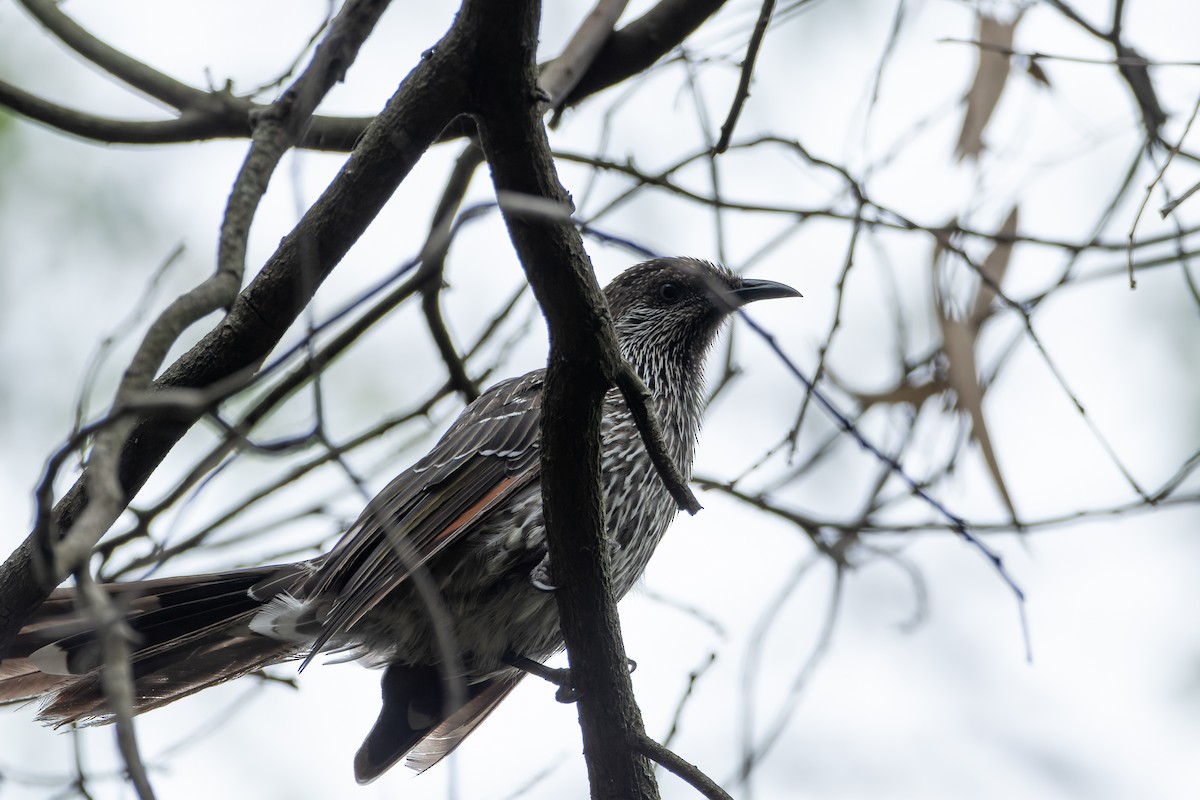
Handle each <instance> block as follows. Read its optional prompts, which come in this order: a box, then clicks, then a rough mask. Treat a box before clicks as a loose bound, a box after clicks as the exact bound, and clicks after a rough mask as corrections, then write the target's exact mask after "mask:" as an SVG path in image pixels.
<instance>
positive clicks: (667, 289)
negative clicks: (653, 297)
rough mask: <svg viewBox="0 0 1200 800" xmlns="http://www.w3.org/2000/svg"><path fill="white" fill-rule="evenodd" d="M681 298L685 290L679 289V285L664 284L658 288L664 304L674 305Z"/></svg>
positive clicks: (660, 298) (659, 297) (659, 296)
mask: <svg viewBox="0 0 1200 800" xmlns="http://www.w3.org/2000/svg"><path fill="white" fill-rule="evenodd" d="M681 296H683V290H682V289H680V288H679V284H676V283H664V284H663V285H662V286H659V287H658V299H659V300H662V301H663V302H664V303H674V302H675V301H676V300H678V299H679V298H680V297H681Z"/></svg>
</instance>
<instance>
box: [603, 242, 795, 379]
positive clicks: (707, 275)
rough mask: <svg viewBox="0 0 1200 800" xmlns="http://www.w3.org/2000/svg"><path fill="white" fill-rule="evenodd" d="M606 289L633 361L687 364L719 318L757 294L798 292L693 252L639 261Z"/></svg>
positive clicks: (694, 363)
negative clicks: (685, 255) (745, 274)
mask: <svg viewBox="0 0 1200 800" xmlns="http://www.w3.org/2000/svg"><path fill="white" fill-rule="evenodd" d="M604 293H605V296H606V297H607V298H608V306H609V309H610V310H611V311H612V317H613V324H614V325H615V327H616V331H617V338H618V339H619V340H620V342H621V349H622V350H623V351H624V353H625V357H626V358H628V359H629V360H630V362H631V363H632V364H634V366H635V367H641V366H650V365H652V364H653V363H654V362H656V361H660V360H661V359H668V360H673V361H676V362H680V363H679V365H680V366H686V367H688V368H694V367H698V366H699V365H700V364H701V363H702V362H703V359H704V355H705V353H707V351H708V348H709V347H710V346H711V345H712V342H713V339H715V338H716V335H717V333H718V332H719V331H720V330H721V326H722V324H723V323H724V322H725V320H726V319H728V317H729V315H730V314H732V313H733V312H734V311H736V310H737V309H739V308H741V307H742V306H744V305H746V304H747V303H752V302H754V301H755V300H769V299H772V298H778V297H800V296H801V295H800V293H799V292H797V291H796V290H795V289H793V288H792V287H790V286H787V285H785V284H782V283H776V282H775V281H766V280H757V279H753V278H743V277H741V276H740V275H737V274H735V273H733V272H731V271H730V270H728V269H726V268H724V267H721V266H717V265H716V264H710V263H708V262H707V261H701V260H699V259H695V258H656V259H654V260H653V261H646V262H644V263H642V264H638V265H637V266H635V267H631V268H629V269H627V270H626V271H625V272H623V273H621V274H620V275H618V276H617V277H616V278H615V279H614V280H613V281H612V282H611V283H610V284H609V285H608V286H607V288H605V290H604ZM665 366H668V367H669V366H670V365H669V364H668V365H665ZM652 371H653V370H652ZM643 377H644V378H647V379H649V378H650V377H651V376H649V375H643Z"/></svg>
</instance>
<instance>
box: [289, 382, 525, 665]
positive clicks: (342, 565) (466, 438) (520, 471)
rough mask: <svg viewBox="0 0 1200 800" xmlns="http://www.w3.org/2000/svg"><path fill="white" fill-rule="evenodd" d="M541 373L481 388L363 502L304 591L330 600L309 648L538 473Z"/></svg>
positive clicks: (351, 619) (338, 629)
mask: <svg viewBox="0 0 1200 800" xmlns="http://www.w3.org/2000/svg"><path fill="white" fill-rule="evenodd" d="M543 377H544V370H538V371H535V372H531V373H529V374H527V375H524V376H522V377H520V378H513V379H511V380H508V381H505V382H503V383H500V384H497V385H496V386H494V387H492V388H491V389H489V390H488V391H487V392H485V393H484V394H482V395H480V396H479V398H477V399H476V400H475V402H473V403H472V404H471V405H470V406H468V407H467V408H466V409H465V410H464V411H463V413H462V414H461V415H460V416H459V418H458V419H457V420H456V421H455V423H454V424H453V425H452V426H451V427H450V429H449V430H448V431H447V432H446V434H445V435H444V436H443V437H442V438H441V440H440V441H439V442H438V443H437V444H436V445H435V446H434V447H433V449H432V450H431V451H430V452H429V453H428V454H427V455H426V456H425V457H424V458H422V459H421V460H420V461H418V462H417V463H416V464H414V465H413V466H412V467H410V468H409V469H407V470H405V471H404V472H402V473H400V475H398V476H397V477H396V478H395V479H394V480H393V481H392V482H391V483H389V484H388V485H387V487H386V488H384V490H383V491H382V492H380V493H379V494H378V495H377V496H376V497H375V499H374V500H372V501H371V502H370V503H369V504H368V505H367V508H366V509H365V510H364V511H363V513H362V515H361V516H360V517H359V518H358V520H357V521H356V522H355V523H354V524H353V525H352V526H351V527H350V529H349V530H348V531H347V532H346V534H345V536H343V537H342V539H341V541H340V542H338V544H337V546H336V547H334V549H333V550H332V552H330V553H329V555H328V556H327V557H326V558H324V559H323V560H322V563H321V565H320V567H319V568H318V570H317V572H316V573H315V574H314V575H313V577H312V579H311V580H310V582H309V585H308V587H306V590H305V592H304V594H305V595H306V596H307V597H309V598H312V597H327V598H330V599H331V601H332V603H331V605H330V607H329V611H328V613H327V614H326V615H325V618H324V620H323V621H322V625H321V633H320V635H319V636H318V637H317V640H316V643H315V644H314V647H313V650H312V651H311V652H312V654H315V653H316V652H317V651H318V650H320V648H321V647H322V646H323V645H324V644H325V643H326V642H327V641H328V640H329V639H330V638H331V637H333V636H336V635H337V634H339V633H342V632H344V631H346V630H347V629H349V628H350V627H351V626H352V625H354V623H356V622H357V621H358V620H360V619H361V618H362V616H363V615H364V614H366V613H367V612H368V611H370V610H371V609H372V608H373V607H374V606H375V605H376V604H377V603H378V602H379V601H380V600H381V599H382V598H383V597H384V595H386V594H387V593H388V592H390V591H392V590H393V589H395V588H396V587H397V586H399V585H400V584H401V583H402V582H403V581H404V580H406V579H407V578H408V577H409V576H410V575H411V574H412V572H413V571H414V570H416V569H418V568H420V567H421V566H422V565H424V564H425V563H427V562H428V561H429V560H430V559H431V558H433V557H434V556H436V555H437V554H438V553H439V552H441V551H442V550H443V549H445V548H446V547H447V546H448V545H450V544H451V543H453V542H455V541H457V540H458V539H460V538H461V537H462V536H463V535H465V534H466V533H467V532H468V531H469V530H470V529H471V528H472V526H473V525H474V524H475V523H476V522H478V521H479V519H481V518H482V517H483V516H484V515H485V514H487V513H488V511H490V510H491V509H493V508H495V507H497V506H498V505H499V504H501V503H503V502H504V500H505V499H506V498H508V497H510V496H511V495H512V494H513V493H514V492H516V491H517V490H518V489H520V488H522V487H523V486H526V485H528V484H529V483H530V482H531V481H533V480H534V479H535V478H536V477H537V474H538V439H539V427H540V421H541V408H542V383H543ZM309 657H310V658H311V657H312V656H311V655H310V656H309Z"/></svg>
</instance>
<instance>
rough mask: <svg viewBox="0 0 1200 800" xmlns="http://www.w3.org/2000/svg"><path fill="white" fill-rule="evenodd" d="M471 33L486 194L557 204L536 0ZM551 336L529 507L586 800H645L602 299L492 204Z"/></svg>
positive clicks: (481, 15) (466, 14) (534, 230)
mask: <svg viewBox="0 0 1200 800" xmlns="http://www.w3.org/2000/svg"><path fill="white" fill-rule="evenodd" d="M461 18H464V19H467V20H470V21H471V22H472V24H474V25H475V26H477V29H478V31H479V40H478V45H479V46H478V51H477V52H478V55H479V57H480V62H479V63H480V64H481V65H483V64H486V65H488V66H487V67H486V69H484V70H481V72H480V73H479V74H478V75H477V92H476V94H475V98H476V101H477V105H476V107H475V109H474V115H475V117H476V120H477V123H478V125H479V133H480V141H481V143H482V146H483V150H484V153H485V155H486V156H487V158H488V161H489V163H490V164H491V167H492V179H493V182H494V184H495V187H496V191H497V193H498V194H499V193H501V192H505V193H516V194H521V195H528V196H532V197H535V198H545V200H547V201H548V202H549V203H551V204H554V205H558V206H561V207H564V208H568V209H569V208H570V199H569V197H568V196H567V193H566V191H565V190H564V189H563V188H562V186H561V184H559V182H558V178H557V175H556V172H555V169H554V162H553V159H552V157H551V155H550V147H549V143H548V141H547V139H546V131H545V127H544V125H543V124H542V118H541V111H540V102H539V97H538V89H537V83H536V79H537V74H536V67H535V61H534V53H535V49H536V44H537V24H538V7H537V3H536V0H532V1H528V0H527V1H522V0H508V2H499V0H467V2H466V3H464V5H463V11H462V17H461ZM501 208H502V211H503V213H504V215H505V221H506V222H507V224H508V229H509V234H510V236H511V237H512V240H513V245H514V246H515V247H516V250H517V253H518V255H519V256H520V258H521V263H522V265H523V266H524V268H525V271H526V274H527V276H528V278H529V283H530V285H531V286H532V287H533V291H534V295H535V296H536V297H537V299H538V302H539V304H540V305H541V307H542V311H543V313H544V314H545V316H546V322H547V326H548V327H549V330H550V356H549V364H548V370H547V374H546V386H545V393H544V400H543V419H542V502H543V508H544V513H545V520H546V533H547V539H548V543H549V549H550V561H551V564H552V569H553V571H554V576H555V581H556V583H557V584H558V586H559V588H558V589H557V590H556V591H555V598H556V599H557V601H558V608H559V617H560V621H561V625H562V632H563V638H564V640H565V641H566V645H567V655H568V659H569V661H570V667H571V675H572V678H573V680H574V682H575V686H576V688H577V689H578V691H579V703H578V708H579V721H580V727H581V728H582V730H583V742H584V755H585V756H586V758H587V765H588V777H589V780H590V783H591V791H592V797H593V798H597V800H598V799H599V798H607V799H609V800H636V799H637V798H657V797H658V787H657V785H656V783H655V781H654V774H653V771H652V770H651V768H650V765H649V763H648V762H647V761H646V759H645V758H644V757H642V756H641V755H639V754H637V753H636V752H635V750H634V743H635V742H636V741H637V740H638V738H639V737H640V736H641V735H642V733H643V729H642V721H641V713H640V711H639V710H638V707H637V704H636V703H635V702H634V699H633V689H632V683H631V681H630V678H629V673H628V670H627V667H626V664H627V660H626V656H625V650H624V646H623V645H622V642H621V636H620V626H619V622H618V618H617V610H616V601H615V600H614V598H613V595H612V586H611V580H610V576H609V565H608V538H607V533H606V530H605V516H604V499H603V495H602V493H601V490H600V474H601V473H600V419H601V409H602V403H603V400H604V396H605V394H606V392H607V391H608V388H609V387H610V386H611V385H612V382H613V378H614V377H615V375H616V374H617V372H618V369H619V367H620V364H621V355H620V349H619V347H618V345H617V340H616V334H615V333H614V332H613V329H612V321H611V319H610V318H609V315H608V307H607V305H606V303H605V301H604V296H603V294H602V293H601V291H600V287H599V285H598V284H597V283H596V278H595V275H593V274H592V271H591V268H590V264H589V261H588V258H587V254H586V253H585V252H584V250H583V242H582V240H581V239H580V237H579V234H578V232H577V231H576V229H575V227H574V225H572V224H570V221H569V220H564V219H562V217H561V216H547V217H543V218H541V219H537V218H534V217H533V216H532V215H529V214H525V213H513V211H512V210H510V209H508V208H506V207H505V206H504V205H503V204H502V205H501Z"/></svg>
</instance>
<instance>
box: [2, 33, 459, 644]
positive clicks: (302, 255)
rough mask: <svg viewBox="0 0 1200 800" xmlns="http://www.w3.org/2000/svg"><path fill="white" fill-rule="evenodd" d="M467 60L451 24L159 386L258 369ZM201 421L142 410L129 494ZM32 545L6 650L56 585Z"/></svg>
mask: <svg viewBox="0 0 1200 800" xmlns="http://www.w3.org/2000/svg"><path fill="white" fill-rule="evenodd" d="M466 62H467V55H466V46H465V43H464V41H463V37H462V36H461V35H460V34H459V33H458V29H457V27H455V28H451V30H450V32H449V33H448V34H447V35H446V36H445V37H444V38H443V40H442V41H441V42H440V43H439V44H438V46H437V47H436V48H435V49H434V51H433V54H432V55H431V57H430V58H427V59H424V60H422V62H421V63H420V64H419V65H418V66H417V67H416V68H415V69H414V70H413V71H412V72H411V73H410V74H409V75H408V76H407V77H406V78H405V80H404V82H403V83H402V84H401V85H400V88H399V89H398V90H397V91H396V93H395V95H393V97H392V99H391V100H390V101H389V102H388V104H387V106H386V107H385V108H384V110H383V111H382V112H381V113H380V114H379V116H378V117H376V118H375V120H374V121H373V122H372V123H371V125H370V126H369V127H368V128H367V130H366V132H365V133H364V134H363V136H362V139H361V140H360V142H359V144H358V146H357V147H356V148H355V151H354V152H353V153H352V154H351V156H350V158H349V160H348V161H347V162H346V165H345V166H344V167H343V168H342V170H341V172H339V174H338V176H337V177H336V178H335V179H334V181H333V183H332V184H330V186H329V188H328V189H326V191H325V192H324V194H322V196H321V198H320V199H319V200H318V201H317V202H316V203H315V204H314V205H313V207H312V208H310V209H309V211H308V212H307V213H306V214H305V215H304V217H303V219H301V221H300V223H299V224H298V225H297V226H296V228H295V229H294V230H293V231H292V232H291V233H290V234H288V236H287V237H285V238H284V240H283V242H282V243H281V244H280V246H279V248H278V249H277V250H276V251H275V253H274V254H273V255H272V256H271V258H270V259H269V260H268V261H267V263H266V264H265V265H264V266H263V268H262V269H261V271H260V272H259V274H258V275H257V277H255V279H254V280H253V281H252V282H251V283H250V285H249V286H247V287H246V289H244V290H243V291H242V292H241V294H240V295H239V296H238V298H237V300H236V301H235V302H234V303H233V305H232V307H231V308H230V311H229V313H228V314H227V315H226V316H225V317H224V318H223V319H222V320H221V321H220V322H219V323H218V324H217V325H216V326H215V327H214V328H213V329H212V330H211V331H210V332H209V333H208V335H206V336H205V337H204V338H203V339H201V341H200V342H199V343H197V344H196V345H195V346H194V347H193V348H192V349H191V350H189V351H188V352H187V353H185V354H184V355H183V356H181V357H180V358H179V359H178V360H177V361H176V362H175V363H174V364H173V365H172V366H171V367H169V368H168V369H167V370H166V371H165V372H164V373H163V374H162V375H161V376H160V377H159V378H158V380H157V381H155V383H154V386H155V388H156V389H158V390H162V389H169V388H203V387H206V386H210V385H211V384H213V383H214V382H216V381H219V380H221V379H223V378H227V377H229V376H231V375H235V374H238V373H239V372H241V371H242V370H245V369H247V368H252V369H253V368H257V365H258V364H259V363H260V362H261V361H262V359H263V358H265V357H266V355H267V354H268V353H269V352H270V351H271V350H272V349H273V348H274V347H275V345H276V344H277V343H278V341H279V339H280V337H281V336H283V334H284V332H285V331H286V330H287V329H288V327H289V326H290V325H291V324H292V323H293V322H294V320H295V319H296V317H297V316H298V315H299V313H300V312H301V310H303V308H304V307H305V305H306V304H307V303H308V301H309V299H310V298H311V297H312V296H313V294H314V293H315V292H316V290H317V288H318V287H319V286H320V285H321V283H322V281H324V279H325V278H326V277H328V276H329V274H330V273H331V272H332V270H333V269H334V267H336V266H337V264H338V262H339V261H340V260H341V259H342V257H343V256H344V255H345V254H346V252H347V251H348V250H349V248H350V246H351V245H353V244H354V242H355V241H356V240H357V239H358V237H359V236H360V235H361V234H362V232H363V231H364V230H365V229H366V227H367V225H368V224H369V223H370V222H371V221H372V220H373V219H374V218H375V216H376V215H377V214H378V212H379V210H380V209H381V208H382V207H383V204H384V203H385V202H387V200H388V198H390V197H391V195H392V193H393V192H394V191H395V189H396V187H397V186H399V184H400V183H401V181H403V180H404V178H405V177H406V176H407V175H408V173H409V171H410V170H411V169H412V167H413V166H414V165H415V164H416V162H417V161H418V159H420V157H421V156H422V155H423V154H424V152H425V151H426V150H427V149H428V148H429V146H430V145H431V144H432V143H433V142H434V141H435V140H436V138H437V136H438V134H439V133H441V131H442V130H443V129H444V128H445V127H446V125H447V124H448V123H449V122H450V120H451V119H453V118H454V116H456V115H457V113H458V112H459V110H460V109H461V108H462V105H463V98H464V97H465V96H466V94H467V90H468V86H467V82H466V81H465V78H464V75H463V73H462V68H463V65H464V64H465V63H466ZM195 419H196V417H194V416H192V417H187V418H182V419H181V418H179V417H170V418H167V417H163V416H161V415H159V414H153V413H150V414H139V415H138V417H137V419H136V421H135V424H134V429H133V432H132V433H131V434H130V436H129V440H128V442H127V444H126V446H125V447H124V449H123V450H122V452H121V454H120V466H119V473H118V476H119V480H120V485H121V487H122V488H123V490H124V493H125V497H126V498H127V499H128V498H130V497H132V496H133V495H134V494H136V492H137V491H138V490H139V489H140V488H141V486H142V484H143V483H144V482H145V481H146V479H147V478H148V477H149V475H150V473H151V472H152V471H153V470H154V469H155V468H156V467H157V466H158V464H159V462H160V461H161V460H162V459H163V457H164V456H165V455H166V454H167V453H168V452H169V451H170V449H171V448H172V447H173V446H174V444H175V442H177V441H178V440H179V438H180V437H181V436H183V434H184V433H186V432H187V430H188V429H189V428H190V427H191V425H192V424H193V423H194V422H195ZM86 480H87V475H86V474H85V476H83V477H81V478H80V479H79V480H78V481H76V483H75V485H74V486H73V487H72V488H71V489H70V491H68V492H67V494H66V495H65V496H64V497H63V499H62V500H61V501H60V502H59V503H58V505H57V506H56V508H55V509H54V523H55V525H56V527H57V528H58V529H60V530H67V529H69V528H70V527H71V525H72V524H73V523H74V522H75V520H76V519H77V518H78V516H79V514H80V513H82V511H83V510H84V509H85V508H86V506H87V503H88V499H87V490H86V488H85V482H86ZM34 543H35V540H34V539H33V537H30V538H27V539H26V540H25V542H24V543H22V545H21V546H20V547H19V548H18V549H17V551H16V552H15V553H14V554H13V555H12V556H11V557H10V558H9V559H8V561H6V562H5V563H4V565H3V566H0V653H4V652H5V651H6V650H7V648H8V646H9V644H10V643H11V641H12V637H13V636H14V635H15V633H16V631H17V630H18V629H19V628H20V626H21V624H22V622H23V621H24V620H25V619H26V618H27V617H28V615H29V614H30V613H32V611H33V610H34V609H35V608H36V607H37V606H38V605H39V604H40V603H41V602H42V601H43V600H44V599H45V597H46V596H47V595H48V594H49V592H50V590H51V589H52V588H53V585H50V584H48V583H47V582H43V581H39V580H37V578H36V577H35V575H34V571H33V568H32V556H33V545H34Z"/></svg>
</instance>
